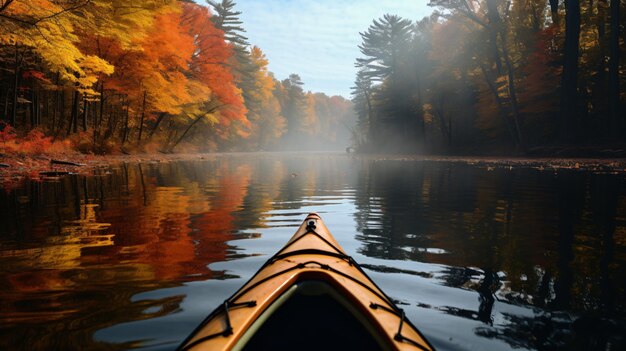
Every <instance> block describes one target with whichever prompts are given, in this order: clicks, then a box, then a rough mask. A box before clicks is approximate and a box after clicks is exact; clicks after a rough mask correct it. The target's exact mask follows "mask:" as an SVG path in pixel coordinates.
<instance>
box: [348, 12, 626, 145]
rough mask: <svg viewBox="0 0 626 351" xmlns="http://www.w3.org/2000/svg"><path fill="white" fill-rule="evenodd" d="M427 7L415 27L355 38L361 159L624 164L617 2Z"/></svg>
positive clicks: (397, 23) (398, 21)
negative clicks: (594, 159)
mask: <svg viewBox="0 0 626 351" xmlns="http://www.w3.org/2000/svg"><path fill="white" fill-rule="evenodd" d="M429 5H430V6H431V7H433V8H434V9H435V11H434V12H433V14H432V15H431V16H429V17H426V18H424V19H422V20H419V21H415V22H413V21H411V20H409V19H405V18H401V17H399V16H396V15H392V14H387V15H384V16H383V17H381V18H379V19H376V20H374V21H373V23H372V24H371V25H370V27H369V28H368V29H367V30H365V31H363V32H361V33H360V34H361V37H362V44H361V45H360V46H359V48H360V49H361V53H362V56H361V57H360V58H358V59H357V60H356V66H357V67H358V68H359V71H358V74H357V76H356V79H355V84H354V86H353V88H352V91H353V101H354V103H355V107H356V110H357V113H358V117H359V126H358V131H359V133H358V136H359V138H358V140H357V143H358V145H359V147H360V149H362V150H364V151H367V152H425V153H453V154H464V153H465V154H468V153H470V154H471V153H487V154H498V153H504V154H512V153H522V154H523V153H531V154H532V153H536V154H542V153H543V152H545V153H547V154H558V153H559V152H562V151H563V150H567V149H568V148H570V149H574V150H573V152H574V154H576V153H580V152H581V151H582V150H583V149H584V148H585V147H587V146H589V147H591V148H593V147H596V148H597V149H610V150H609V151H615V152H617V153H619V152H620V150H621V154H622V155H623V154H626V153H625V152H624V150H625V149H626V147H624V141H625V140H626V138H625V137H626V118H625V115H626V113H625V111H626V106H625V105H626V93H625V89H624V87H625V85H626V79H625V75H624V68H623V67H624V60H625V57H626V54H625V53H624V50H625V45H624V34H623V33H624V21H623V18H625V17H624V11H625V10H626V7H625V6H624V3H623V2H621V1H620V0H590V1H579V0H568V1H559V0H519V1H506V0H430V1H429ZM620 148H621V149H620ZM609 154H610V153H609ZM579 155H580V154H579Z"/></svg>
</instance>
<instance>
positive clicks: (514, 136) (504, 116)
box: [480, 63, 520, 147]
mask: <svg viewBox="0 0 626 351" xmlns="http://www.w3.org/2000/svg"><path fill="white" fill-rule="evenodd" d="M480 70H481V71H482V72H483V76H484V77H485V81H486V82H487V85H488V86H489V90H491V94H493V97H494V98H495V99H496V103H497V104H498V107H499V110H500V116H502V120H503V122H504V125H505V126H506V129H507V131H508V132H509V135H510V136H511V139H512V140H513V143H514V145H515V147H519V146H520V142H519V139H518V135H519V134H518V133H517V131H516V130H515V128H514V127H513V126H512V125H511V121H509V118H508V111H507V110H506V108H505V107H504V101H502V98H501V97H500V95H498V89H497V88H496V86H495V84H494V83H493V81H492V80H491V78H489V75H488V73H487V69H486V68H485V65H483V64H482V63H481V65H480Z"/></svg>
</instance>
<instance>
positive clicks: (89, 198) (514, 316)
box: [0, 154, 626, 350]
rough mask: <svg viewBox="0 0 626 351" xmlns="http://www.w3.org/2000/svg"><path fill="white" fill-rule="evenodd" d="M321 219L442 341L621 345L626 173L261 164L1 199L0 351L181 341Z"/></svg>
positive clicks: (232, 162)
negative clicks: (314, 216)
mask: <svg viewBox="0 0 626 351" xmlns="http://www.w3.org/2000/svg"><path fill="white" fill-rule="evenodd" d="M309 211H318V212H320V213H322V215H323V217H324V218H325V220H326V221H327V223H328V224H329V226H330V228H331V231H333V233H334V234H335V235H336V236H337V238H338V240H339V241H340V242H341V244H342V246H344V247H345V248H346V250H347V251H348V253H349V254H351V255H353V256H355V258H356V259H357V260H358V261H359V262H361V263H363V266H364V267H365V268H366V269H367V270H368V272H370V273H371V275H372V277H373V278H374V279H375V280H376V281H377V282H379V284H380V285H381V287H382V288H383V290H385V291H386V292H387V293H388V294H389V295H390V296H391V297H392V298H393V299H394V300H396V301H398V303H400V304H402V305H403V308H405V310H406V311H407V313H408V314H409V316H410V317H411V318H412V320H414V322H415V323H416V324H417V325H418V326H419V327H420V328H421V329H422V330H423V331H424V332H425V333H426V334H427V336H429V338H431V339H433V342H434V343H435V344H436V346H439V347H441V348H445V349H465V348H472V347H473V348H478V349H490V350H496V349H508V348H527V349H538V350H546V349H572V348H574V347H580V348H581V349H598V350H604V349H607V348H608V347H610V348H611V349H618V348H619V347H621V346H623V345H624V337H623V335H624V332H625V331H626V326H625V325H624V316H626V313H625V312H626V311H625V310H624V307H625V306H624V301H626V296H625V288H626V283H625V282H626V268H625V267H626V265H625V264H624V263H625V262H626V217H625V216H626V182H625V181H624V177H623V176H622V175H610V174H594V173H589V172H583V171H559V172H558V173H554V172H553V171H539V170H534V169H481V168H475V167H471V166H468V165H463V164H452V163H433V162H408V161H405V162H402V161H381V160H367V159H362V160H359V159H351V158H349V157H347V156H345V155H339V154H338V155H307V154H304V155H295V154H291V155H270V154H261V155H238V156H232V155H231V156H214V157H206V156H205V157H204V158H202V159H201V158H198V159H197V160H193V161H185V162H172V163H163V164H159V163H151V164H123V165H121V166H119V167H116V168H113V169H101V170H99V171H97V172H96V174H94V176H91V177H81V176H70V177H65V178H62V179H60V180H58V181H56V182H29V183H27V184H25V185H24V187H22V188H19V189H16V190H12V191H8V192H2V193H0V221H1V223H2V226H0V286H2V287H3V288H2V289H0V349H11V350H13V349H28V350H38V349H41V350H49V349H68V350H72V349H96V350H98V349H102V350H105V349H106V350H117V349H132V348H142V347H143V348H148V349H154V350H160V349H164V350H165V349H172V348H173V347H175V346H176V344H177V342H179V341H180V340H181V339H182V338H184V337H185V336H186V333H188V332H189V331H190V329H191V328H193V326H194V325H195V324H197V323H198V322H199V319H201V318H202V317H203V316H204V315H205V314H206V313H208V311H209V310H210V308H211V306H213V305H215V304H217V303H219V301H220V300H223V299H224V298H226V297H227V296H228V295H230V294H231V293H232V292H233V290H234V289H235V288H236V287H237V286H238V285H239V284H241V283H242V282H243V280H244V279H246V278H248V277H249V276H250V275H251V274H253V273H254V271H256V269H258V267H259V265H260V263H261V262H262V261H263V260H264V259H265V258H266V256H267V255H270V254H272V253H273V252H274V251H276V250H277V249H278V248H279V247H280V246H281V245H283V244H284V242H285V241H286V240H287V238H288V237H289V236H290V235H291V234H292V233H293V230H294V227H295V226H297V225H298V224H299V223H300V221H301V220H302V218H303V217H304V215H305V214H306V213H307V212H309ZM472 345H473V346H472Z"/></svg>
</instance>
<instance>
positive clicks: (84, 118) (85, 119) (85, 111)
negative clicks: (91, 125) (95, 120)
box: [83, 94, 87, 132]
mask: <svg viewBox="0 0 626 351" xmlns="http://www.w3.org/2000/svg"><path fill="white" fill-rule="evenodd" d="M86 131H87V94H83V132H86Z"/></svg>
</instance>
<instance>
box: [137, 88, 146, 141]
mask: <svg viewBox="0 0 626 351" xmlns="http://www.w3.org/2000/svg"><path fill="white" fill-rule="evenodd" d="M147 94H148V92H147V91H144V92H143V103H142V104H141V122H140V123H139V136H137V142H138V143H140V142H141V133H142V132H143V122H144V119H145V117H146V96H147Z"/></svg>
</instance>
